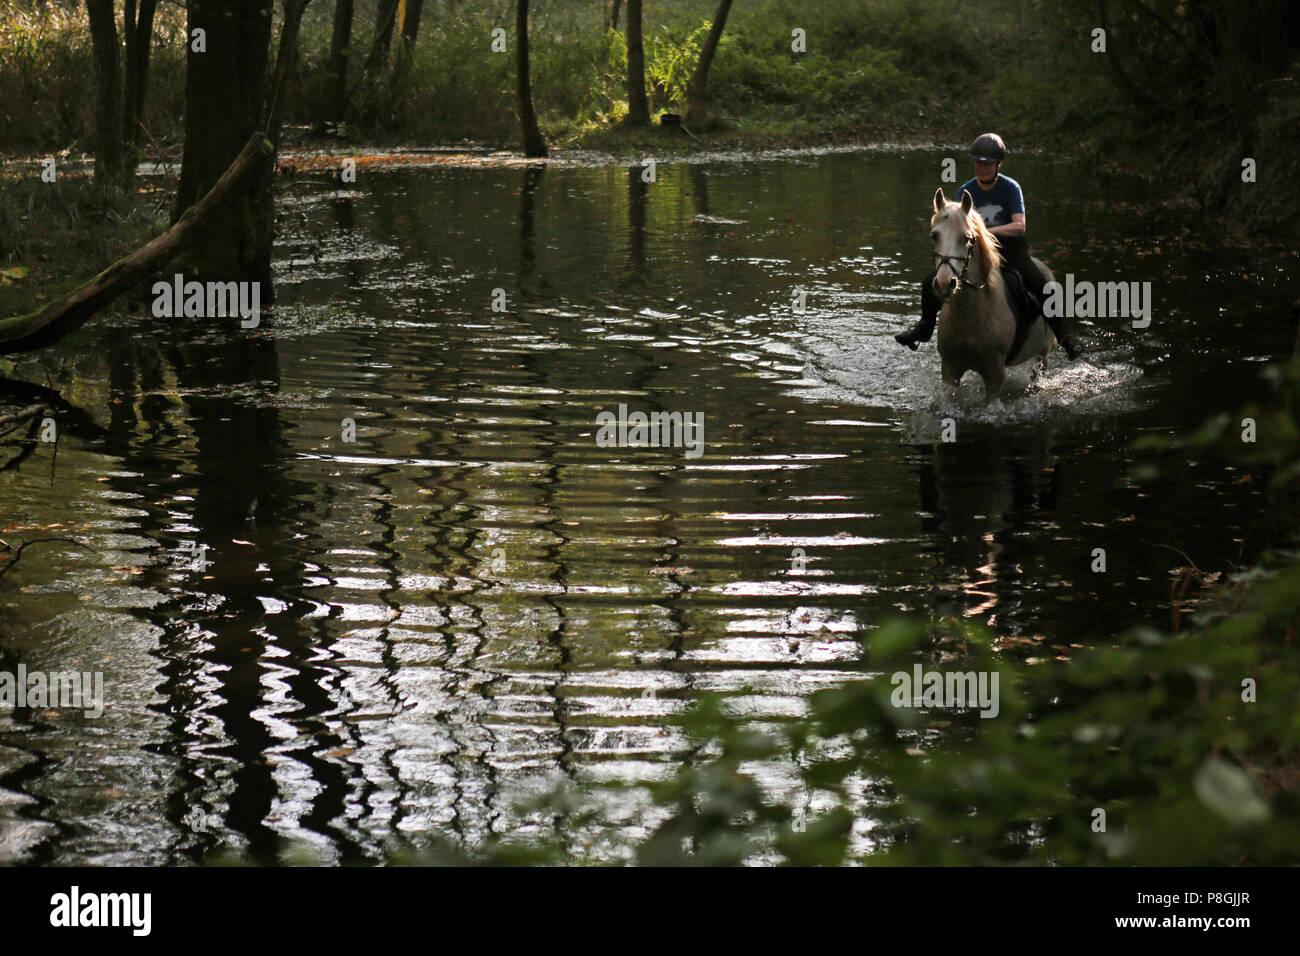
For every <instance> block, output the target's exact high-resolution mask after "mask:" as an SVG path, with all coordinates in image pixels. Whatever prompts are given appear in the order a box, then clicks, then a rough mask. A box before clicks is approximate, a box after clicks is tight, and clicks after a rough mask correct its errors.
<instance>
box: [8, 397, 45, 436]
mask: <svg viewBox="0 0 1300 956" xmlns="http://www.w3.org/2000/svg"><path fill="white" fill-rule="evenodd" d="M44 411H46V408H45V406H44V405H28V406H27V407H26V408H23V409H20V410H18V411H16V412H14V413H13V414H12V415H0V438H3V437H4V436H5V435H7V434H9V433H10V432H11V431H13V430H14V429H15V428H18V427H19V426H20V425H25V424H26V423H27V422H29V421H31V420H32V419H33V418H35V417H36V416H37V415H39V414H41V413H42V412H44Z"/></svg>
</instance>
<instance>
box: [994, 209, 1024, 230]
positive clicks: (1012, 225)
mask: <svg viewBox="0 0 1300 956" xmlns="http://www.w3.org/2000/svg"><path fill="white" fill-rule="evenodd" d="M989 232H991V233H993V235H995V236H1023V235H1024V234H1025V214H1024V213H1023V212H1013V213H1012V214H1011V221H1010V222H1009V223H1007V224H1006V225H1005V226H994V227H993V228H992V229H990V230H989Z"/></svg>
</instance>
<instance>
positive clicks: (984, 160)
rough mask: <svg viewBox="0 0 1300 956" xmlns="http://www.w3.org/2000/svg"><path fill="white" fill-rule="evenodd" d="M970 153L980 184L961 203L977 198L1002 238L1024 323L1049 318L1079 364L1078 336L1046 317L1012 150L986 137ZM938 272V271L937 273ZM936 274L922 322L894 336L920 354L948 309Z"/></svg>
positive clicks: (924, 289) (926, 292) (970, 186)
mask: <svg viewBox="0 0 1300 956" xmlns="http://www.w3.org/2000/svg"><path fill="white" fill-rule="evenodd" d="M970 153H971V158H972V159H973V160H974V161H975V178H974V179H972V180H971V181H970V182H968V183H966V184H965V185H964V186H962V187H961V188H960V189H958V190H957V196H956V198H957V199H958V200H960V199H961V194H962V193H963V192H969V193H970V194H971V199H972V200H974V206H975V211H976V212H978V213H979V214H980V215H981V216H982V217H983V218H984V223H985V225H987V226H988V227H989V231H990V232H992V233H993V234H994V235H995V236H997V237H998V245H999V246H1001V248H1002V271H1003V275H1004V276H1005V275H1007V273H1008V272H1009V271H1013V272H1015V273H1016V274H1017V275H1018V276H1019V278H1020V280H1021V281H1019V282H1016V281H1011V282H1009V283H1008V286H1009V288H1010V289H1011V290H1012V293H1013V297H1014V300H1015V307H1016V312H1017V313H1018V318H1020V319H1021V320H1022V321H1026V322H1032V321H1033V319H1035V318H1037V317H1038V316H1039V315H1043V318H1044V319H1046V321H1047V324H1048V327H1049V328H1051V330H1052V333H1053V334H1054V335H1055V336H1056V340H1057V341H1058V342H1060V343H1061V347H1062V348H1064V349H1065V354H1067V355H1068V356H1070V358H1077V357H1078V355H1079V353H1080V352H1081V351H1082V349H1081V348H1080V347H1079V343H1078V342H1076V341H1075V339H1074V336H1072V335H1070V334H1069V333H1068V332H1066V330H1065V323H1064V322H1063V321H1062V319H1061V317H1060V316H1059V315H1058V316H1047V315H1044V314H1043V305H1042V303H1043V299H1044V293H1043V281H1042V275H1041V274H1040V273H1039V271H1038V269H1037V268H1036V267H1035V266H1034V264H1033V261H1032V260H1031V259H1030V258H1029V243H1028V242H1026V241H1025V200H1024V196H1023V194H1022V193H1021V191H1020V184H1019V183H1017V182H1016V181H1015V180H1014V179H1011V178H1010V177H1009V176H1003V175H1001V169H1002V159H1003V157H1004V156H1006V154H1007V147H1006V144H1005V143H1003V142H1002V137H1001V136H999V135H998V134H997V133H985V134H983V135H982V136H980V137H978V138H977V139H976V140H975V142H974V144H972V146H971V148H970ZM937 271H938V267H937V266H936V267H935V272H937ZM935 272H931V273H930V276H929V278H927V279H926V280H925V283H924V284H923V285H922V286H921V321H920V322H918V323H916V325H914V326H913V327H912V328H910V329H908V330H907V331H906V332H900V333H899V334H898V335H895V336H894V340H895V341H897V342H898V343H899V344H900V345H906V346H907V347H908V348H909V349H911V350H912V351H914V352H915V351H916V345H917V343H918V342H928V341H930V337H931V336H932V335H934V325H935V320H936V319H937V318H938V317H939V309H940V307H941V306H942V302H940V300H939V297H938V296H937V295H935V292H934V287H933V285H932V282H933V280H934V276H935Z"/></svg>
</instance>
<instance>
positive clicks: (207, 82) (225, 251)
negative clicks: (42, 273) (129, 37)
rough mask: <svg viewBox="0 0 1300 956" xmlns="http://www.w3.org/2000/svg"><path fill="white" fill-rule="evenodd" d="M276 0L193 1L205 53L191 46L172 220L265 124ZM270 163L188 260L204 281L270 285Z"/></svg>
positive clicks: (266, 291)
mask: <svg viewBox="0 0 1300 956" xmlns="http://www.w3.org/2000/svg"><path fill="white" fill-rule="evenodd" d="M271 4H272V0H190V2H189V31H188V34H189V35H190V36H192V35H193V32H194V30H195V29H199V28H201V29H202V30H203V31H204V33H205V35H206V44H207V46H206V52H203V53H199V52H196V51H195V49H194V46H193V43H191V44H190V45H189V47H188V48H187V49H188V53H187V57H186V78H185V154H184V158H183V159H182V161H181V181H180V187H179V188H178V190H177V193H176V204H175V206H174V207H173V210H172V220H173V222H174V221H176V220H177V219H179V218H180V215H181V213H182V211H184V210H185V209H187V208H188V207H190V206H191V205H193V204H194V203H195V202H197V201H198V199H199V197H200V196H202V195H204V194H205V193H206V192H207V191H208V190H209V189H211V188H212V184H213V183H215V182H216V181H217V179H218V177H220V175H221V173H222V171H223V170H225V169H226V167H227V166H229V165H230V163H231V161H232V160H233V159H234V157H235V154H236V153H238V152H239V149H240V147H241V146H243V144H244V143H246V142H247V141H248V138H249V136H251V135H252V134H253V133H254V131H256V130H260V129H262V128H263V127H264V126H265V125H266V122H267V118H268V117H267V113H266V110H267V101H266V97H267V85H268V84H267V75H266V74H267V63H268V60H269V58H270V46H271V13H272V8H271ZM273 173H274V165H273V164H272V165H271V166H269V167H268V168H266V169H265V170H264V171H262V172H261V173H259V174H258V175H256V176H254V178H253V181H252V182H251V183H250V185H249V188H248V189H247V190H245V191H244V192H243V193H242V194H241V195H240V197H239V198H238V199H237V200H235V202H234V203H232V204H231V206H230V207H229V208H227V209H226V210H224V211H223V212H222V213H221V214H220V215H218V216H216V217H215V219H214V221H213V222H212V223H211V224H210V225H209V227H208V228H207V229H206V230H205V231H204V234H203V235H202V236H200V237H199V238H198V239H197V240H196V241H195V243H194V245H193V246H191V248H190V249H189V251H188V252H187V253H186V254H185V256H184V260H185V261H184V265H185V267H186V268H187V269H188V270H189V271H191V272H192V273H194V275H193V278H197V279H199V280H200V281H206V280H221V281H245V282H261V283H262V286H263V292H262V301H263V302H270V301H271V300H272V299H273V297H274V290H273V289H272V287H271V242H272V239H273V232H274V226H275V222H274V209H273V207H272V204H271V176H272V175H273Z"/></svg>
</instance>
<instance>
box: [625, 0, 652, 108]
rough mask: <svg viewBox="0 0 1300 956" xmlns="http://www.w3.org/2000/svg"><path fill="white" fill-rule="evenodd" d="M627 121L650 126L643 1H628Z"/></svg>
mask: <svg viewBox="0 0 1300 956" xmlns="http://www.w3.org/2000/svg"><path fill="white" fill-rule="evenodd" d="M627 121H628V124H629V125H632V126H649V125H650V104H649V103H647V102H646V96H645V49H644V48H643V46H642V43H641V0H627Z"/></svg>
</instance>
